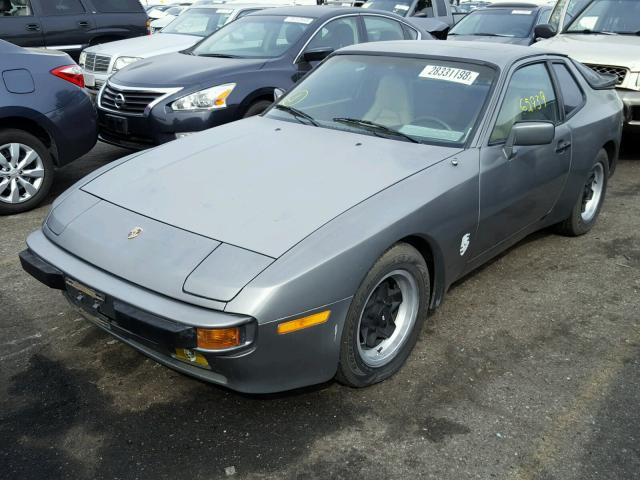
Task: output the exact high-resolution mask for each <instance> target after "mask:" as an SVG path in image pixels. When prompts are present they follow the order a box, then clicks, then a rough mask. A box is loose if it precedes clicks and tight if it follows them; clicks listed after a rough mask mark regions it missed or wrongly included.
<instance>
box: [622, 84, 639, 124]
mask: <svg viewBox="0 0 640 480" xmlns="http://www.w3.org/2000/svg"><path fill="white" fill-rule="evenodd" d="M617 91H618V96H619V97H620V99H621V100H622V103H623V104H624V123H625V125H628V126H638V125H640V91H638V92H636V91H635V90H623V89H618V90H617Z"/></svg>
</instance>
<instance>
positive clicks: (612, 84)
mask: <svg viewBox="0 0 640 480" xmlns="http://www.w3.org/2000/svg"><path fill="white" fill-rule="evenodd" d="M571 61H572V62H573V64H574V65H575V66H576V68H577V69H578V70H579V71H580V73H581V74H582V76H583V77H584V79H585V80H586V81H587V83H588V84H589V86H590V87H591V88H593V89H594V90H607V89H610V88H616V86H617V85H618V77H617V76H616V75H610V74H602V73H598V72H596V71H595V70H592V69H591V68H589V67H587V66H586V65H584V64H583V63H580V62H577V61H576V60H573V59H571Z"/></svg>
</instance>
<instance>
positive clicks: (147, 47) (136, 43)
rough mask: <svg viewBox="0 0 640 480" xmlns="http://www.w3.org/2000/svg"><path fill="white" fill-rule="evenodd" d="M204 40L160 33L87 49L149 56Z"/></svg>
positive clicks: (185, 47) (171, 51) (112, 54)
mask: <svg viewBox="0 0 640 480" xmlns="http://www.w3.org/2000/svg"><path fill="white" fill-rule="evenodd" d="M200 40H202V38H201V37H198V36H195V35H178V34H174V33H158V34H155V35H144V36H142V37H135V38H129V39H127V40H118V41H116V42H108V43H103V44H101V45H96V46H93V47H89V48H87V49H86V51H87V52H91V53H97V54H100V55H109V56H112V57H113V56H118V57H120V56H127V57H140V58H147V57H153V56H155V55H162V54H165V53H173V52H178V51H180V50H185V49H187V48H189V47H191V46H193V45H195V44H196V43H197V42H199V41H200Z"/></svg>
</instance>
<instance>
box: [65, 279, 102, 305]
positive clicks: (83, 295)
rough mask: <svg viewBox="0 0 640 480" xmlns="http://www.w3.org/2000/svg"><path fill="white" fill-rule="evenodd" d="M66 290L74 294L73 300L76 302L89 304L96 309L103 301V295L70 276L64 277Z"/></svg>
mask: <svg viewBox="0 0 640 480" xmlns="http://www.w3.org/2000/svg"><path fill="white" fill-rule="evenodd" d="M65 283H66V284H67V291H68V292H69V293H70V294H72V295H74V300H76V302H77V303H82V304H87V305H90V306H91V307H92V308H94V309H97V308H98V307H100V306H101V305H102V304H103V303H104V298H105V297H104V295H103V294H102V293H99V292H96V291H95V290H94V289H93V288H90V287H87V286H86V285H84V284H82V283H80V282H78V281H76V280H73V279H72V278H66V279H65Z"/></svg>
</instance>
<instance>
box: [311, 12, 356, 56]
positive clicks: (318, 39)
mask: <svg viewBox="0 0 640 480" xmlns="http://www.w3.org/2000/svg"><path fill="white" fill-rule="evenodd" d="M354 43H360V38H359V35H358V20H357V17H355V16H353V17H345V18H338V19H336V20H332V21H331V22H329V23H327V24H326V25H325V26H323V27H321V28H320V30H319V31H318V32H317V33H316V34H315V36H314V37H313V39H312V40H311V42H309V45H307V48H306V49H305V50H315V49H325V48H327V49H329V48H330V49H332V50H334V51H335V50H338V49H339V48H342V47H348V46H349V45H353V44H354Z"/></svg>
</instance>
